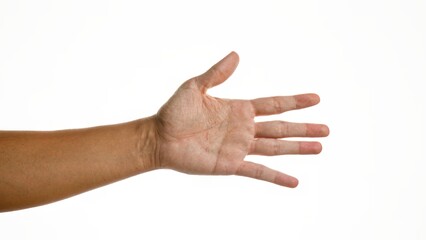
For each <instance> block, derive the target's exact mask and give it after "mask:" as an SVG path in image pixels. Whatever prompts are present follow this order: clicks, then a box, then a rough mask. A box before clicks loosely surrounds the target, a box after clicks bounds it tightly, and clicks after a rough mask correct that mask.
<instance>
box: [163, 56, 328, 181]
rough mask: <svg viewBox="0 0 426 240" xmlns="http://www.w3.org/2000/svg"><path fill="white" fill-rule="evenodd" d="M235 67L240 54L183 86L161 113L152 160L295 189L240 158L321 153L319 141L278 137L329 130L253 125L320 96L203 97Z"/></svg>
mask: <svg viewBox="0 0 426 240" xmlns="http://www.w3.org/2000/svg"><path fill="white" fill-rule="evenodd" d="M237 65H238V55H237V54H236V53H234V52H233V53H231V54H229V55H228V56H226V57H225V58H224V59H222V60H221V61H220V62H218V63H217V64H216V65H214V66H213V67H212V68H210V69H209V70H208V71H207V72H206V73H204V74H203V75H200V76H198V77H195V78H192V79H190V80H188V81H186V82H185V83H184V84H183V85H182V86H181V87H180V88H179V89H178V90H177V91H176V93H175V94H174V95H173V96H172V97H171V98H170V100H169V101H168V102H167V103H166V104H165V105H164V106H163V107H162V108H161V109H160V110H159V112H158V114H157V115H156V122H157V131H158V142H157V146H158V156H157V158H158V159H156V161H157V162H158V164H159V165H160V166H161V167H164V168H171V169H174V170H177V171H181V172H185V173H190V174H218V175H231V174H236V175H241V176H246V177H251V178H256V179H260V180H265V181H268V182H272V183H276V184H279V185H282V186H287V187H295V186H297V184H298V181H297V179H296V178H294V177H291V176H288V175H286V174H284V173H281V172H278V171H276V170H273V169H270V168H268V167H266V166H263V165H260V164H257V163H253V162H249V161H245V160H244V158H245V157H246V156H247V155H248V154H257V155H269V156H272V155H282V154H316V153H319V152H321V144H320V143H318V142H296V141H284V140H280V138H286V137H323V136H327V135H328V132H329V130H328V128H327V126H325V125H321V124H301V123H289V122H283V121H271V122H259V123H255V121H254V118H255V116H259V115H271V114H278V113H282V112H285V111H288V110H293V109H300V108H305V107H309V106H313V105H315V104H317V103H318V102H319V97H318V96H317V95H315V94H304V95H297V96H290V97H269V98H259V99H254V100H228V99H220V98H214V97H211V96H209V95H207V94H206V92H207V90H208V89H209V88H211V87H213V86H216V85H218V84H220V83H222V82H224V81H225V80H226V79H227V78H228V77H229V76H230V75H231V74H232V73H233V71H234V70H235V69H236V67H237Z"/></svg>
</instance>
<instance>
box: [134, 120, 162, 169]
mask: <svg viewBox="0 0 426 240" xmlns="http://www.w3.org/2000/svg"><path fill="white" fill-rule="evenodd" d="M157 143H158V134H157V127H156V122H155V116H151V117H147V118H143V119H139V120H137V143H136V148H137V149H136V153H137V162H138V166H139V171H140V172H147V171H151V170H155V169H158V168H159V161H158V159H159V158H158V155H159V154H158V147H157Z"/></svg>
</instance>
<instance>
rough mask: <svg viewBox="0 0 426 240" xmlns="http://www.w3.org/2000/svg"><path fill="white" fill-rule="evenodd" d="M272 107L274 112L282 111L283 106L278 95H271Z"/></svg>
mask: <svg viewBox="0 0 426 240" xmlns="http://www.w3.org/2000/svg"><path fill="white" fill-rule="evenodd" d="M272 107H273V108H274V110H275V112H282V110H283V106H282V103H281V101H280V98H279V97H272Z"/></svg>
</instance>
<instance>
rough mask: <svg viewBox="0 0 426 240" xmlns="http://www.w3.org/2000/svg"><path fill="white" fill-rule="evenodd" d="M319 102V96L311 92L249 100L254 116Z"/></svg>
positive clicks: (276, 112)
mask: <svg viewBox="0 0 426 240" xmlns="http://www.w3.org/2000/svg"><path fill="white" fill-rule="evenodd" d="M319 102H320V98H319V96H318V95H316V94H313V93H309V94H301V95H295V96H285V97H284V96H280V97H266V98H257V99H253V100H251V104H252V106H253V109H254V112H255V114H256V116H262V115H272V114H279V113H283V112H287V111H290V110H295V109H301V108H306V107H310V106H314V105H316V104H318V103H319Z"/></svg>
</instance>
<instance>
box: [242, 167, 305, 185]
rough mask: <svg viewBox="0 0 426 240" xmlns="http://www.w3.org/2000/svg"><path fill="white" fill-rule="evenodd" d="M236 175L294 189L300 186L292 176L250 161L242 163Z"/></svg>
mask: <svg viewBox="0 0 426 240" xmlns="http://www.w3.org/2000/svg"><path fill="white" fill-rule="evenodd" d="M236 174H237V175H239V176H245V177H249V178H255V179H259V180H263V181H267V182H271V183H275V184H278V185H281V186H284V187H291V188H294V187H297V185H298V184H299V181H298V180H297V179H296V178H294V177H292V176H289V175H287V174H284V173H282V172H279V171H276V170H274V169H271V168H268V167H266V166H263V165H261V164H258V163H253V162H248V161H245V162H243V163H241V165H240V166H239V168H238V170H237V172H236Z"/></svg>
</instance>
